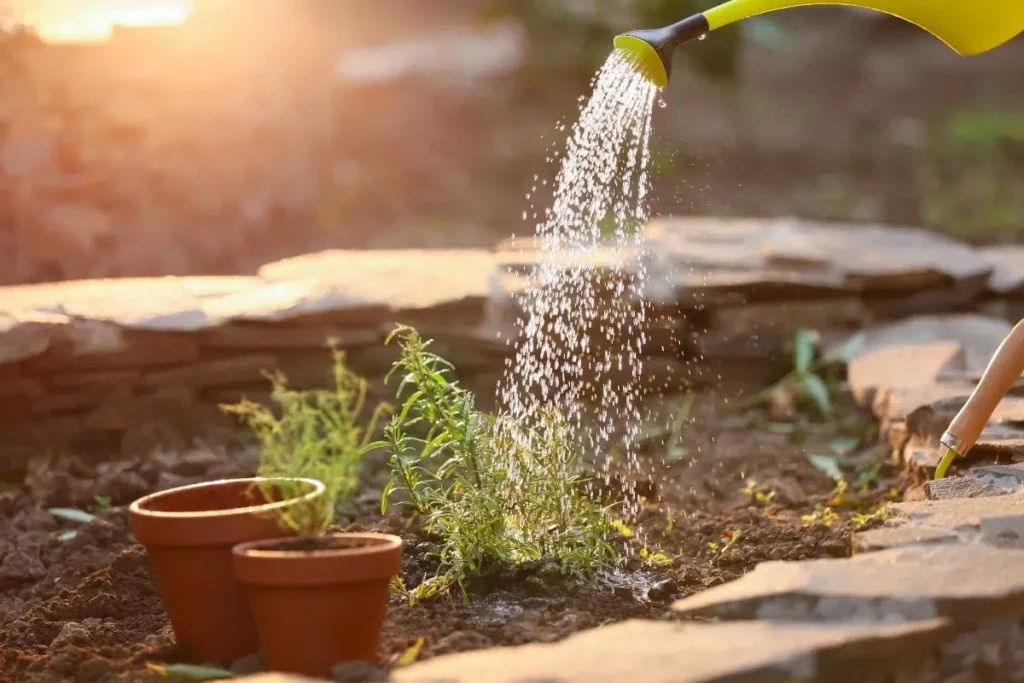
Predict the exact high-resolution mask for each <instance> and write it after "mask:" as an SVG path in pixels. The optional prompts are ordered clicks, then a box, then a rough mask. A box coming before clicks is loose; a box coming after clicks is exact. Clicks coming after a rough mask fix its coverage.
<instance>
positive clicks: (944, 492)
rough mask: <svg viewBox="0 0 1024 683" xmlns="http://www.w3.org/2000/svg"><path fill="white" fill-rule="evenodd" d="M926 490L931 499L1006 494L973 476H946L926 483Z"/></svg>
mask: <svg viewBox="0 0 1024 683" xmlns="http://www.w3.org/2000/svg"><path fill="white" fill-rule="evenodd" d="M924 488H925V492H926V493H927V494H928V498H929V499H930V500H954V499H956V498H989V497H991V496H1004V495H1006V492H1005V491H1003V490H1001V489H999V488H996V487H995V486H992V485H991V484H989V483H988V482H984V481H981V480H980V479H975V478H974V477H972V476H969V475H968V476H966V477H946V478H944V479H933V480H932V481H929V482H926V483H925V486H924Z"/></svg>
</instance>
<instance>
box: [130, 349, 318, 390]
mask: <svg viewBox="0 0 1024 683" xmlns="http://www.w3.org/2000/svg"><path fill="white" fill-rule="evenodd" d="M276 365H277V362H276V360H275V358H274V357H273V356H271V355H267V354H250V355H245V356H236V357H233V358H221V359H217V360H208V361H203V362H199V363H194V364H192V365H186V366H183V367H179V368H171V369H169V370H158V371H156V372H151V373H149V374H147V375H144V376H143V377H142V382H141V385H142V387H143V388H146V389H162V388H167V387H187V388H189V389H204V388H208V387H216V386H223V385H229V384H245V383H248V382H257V381H259V380H260V379H261V378H262V377H264V373H267V372H271V371H273V370H274V369H275V367H276ZM324 365H325V367H329V366H330V357H329V356H327V355H326V353H325V355H324Z"/></svg>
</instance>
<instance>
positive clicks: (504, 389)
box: [499, 53, 657, 494]
mask: <svg viewBox="0 0 1024 683" xmlns="http://www.w3.org/2000/svg"><path fill="white" fill-rule="evenodd" d="M592 84H593V94H592V95H591V97H590V99H589V101H586V102H585V103H584V104H583V105H582V106H581V111H580V117H579V120H578V121H577V123H576V124H575V125H574V126H573V128H572V131H571V135H570V136H569V141H568V144H567V148H566V150H565V153H564V155H563V156H562V157H561V167H560V169H559V172H558V175H557V177H556V180H555V185H554V198H553V202H552V205H551V207H550V208H548V209H546V210H545V212H544V217H543V220H542V221H541V222H540V224H539V225H537V228H536V242H537V248H538V258H537V261H536V264H535V266H534V268H533V271H532V273H531V274H530V275H529V276H528V277H527V281H526V282H525V287H524V288H523V290H522V291H521V292H520V293H519V294H518V301H519V305H520V307H521V309H522V314H521V317H520V319H519V323H518V325H519V332H520V337H519V342H518V346H517V348H516V353H515V355H514V356H513V357H512V358H511V359H510V360H509V361H508V363H507V366H506V371H505V374H504V377H503V380H502V383H501V386H500V389H499V397H500V399H501V402H502V403H503V404H504V405H505V408H506V410H507V411H508V413H509V414H510V415H511V417H512V418H513V422H514V423H517V424H520V425H523V426H531V425H534V424H536V423H537V422H538V420H539V419H540V415H541V413H542V411H544V410H545V409H546V408H547V407H554V408H556V409H557V410H558V411H559V412H561V413H562V414H563V415H564V416H565V418H566V419H567V420H568V422H569V425H570V426H571V428H572V429H573V431H574V432H575V434H576V435H577V437H578V438H579V439H580V440H581V446H582V447H583V448H584V449H585V451H589V453H588V455H590V454H594V455H596V454H602V453H608V452H609V449H610V448H611V447H612V439H613V437H614V436H615V434H616V433H619V434H621V432H622V430H623V429H625V430H626V431H627V433H628V432H630V431H631V430H632V431H633V433H635V431H636V430H637V429H638V428H639V420H638V411H639V398H640V376H641V371H642V369H643V367H642V362H641V355H642V352H643V346H644V342H645V330H646V324H645V313H644V310H643V307H642V305H641V300H642V297H641V294H642V290H643V288H644V282H645V278H646V273H645V271H644V267H643V265H642V264H643V262H644V259H643V258H639V257H640V255H641V252H642V250H643V235H642V230H641V227H642V225H643V222H644V221H645V220H646V219H647V217H648V212H647V205H646V200H647V194H648V172H647V167H648V162H649V156H650V155H649V149H648V146H649V141H650V135H651V115H652V112H653V108H654V102H655V97H656V94H657V88H656V87H655V86H653V85H651V84H650V83H649V82H648V81H647V80H646V79H644V78H643V77H642V76H640V75H638V74H637V73H636V72H635V70H634V69H633V68H632V67H631V66H630V65H629V64H628V63H627V62H626V61H625V60H624V59H623V58H622V57H621V56H620V55H619V54H618V53H613V54H612V55H611V56H610V57H609V58H608V60H607V61H606V62H605V64H604V66H603V67H602V68H601V69H600V70H599V71H598V73H597V75H596V76H595V77H594V80H593V82H592ZM560 129H561V130H564V127H562V128H560ZM529 196H530V195H528V197H529ZM524 215H525V214H524ZM609 251H610V252H612V253H614V254H616V255H620V256H622V257H625V258H610V259H609V258H602V257H603V256H607V255H608V252H609ZM630 255H636V256H637V258H628V257H629V256H630ZM627 436H628V434H627ZM623 441H624V442H631V441H633V439H630V438H626V439H624V440H623ZM624 455H625V456H626V460H627V462H628V463H630V464H633V465H635V459H634V458H633V456H632V454H630V453H625V454H624ZM605 466H606V468H607V464H606V465H605ZM627 494H628V492H627Z"/></svg>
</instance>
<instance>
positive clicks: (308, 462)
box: [221, 348, 389, 536]
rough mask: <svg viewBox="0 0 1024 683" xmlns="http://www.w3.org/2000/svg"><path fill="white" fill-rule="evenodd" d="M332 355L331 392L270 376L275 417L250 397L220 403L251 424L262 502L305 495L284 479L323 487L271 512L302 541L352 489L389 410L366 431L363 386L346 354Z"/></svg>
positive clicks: (320, 528)
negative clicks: (304, 502) (310, 500)
mask: <svg viewBox="0 0 1024 683" xmlns="http://www.w3.org/2000/svg"><path fill="white" fill-rule="evenodd" d="M331 357H332V359H333V363H334V365H333V375H334V388H333V389H316V390H307V391H296V390H293V389H289V388H288V382H287V378H286V377H285V376H284V375H283V374H281V373H275V374H272V375H270V376H269V379H270V382H271V385H272V391H271V400H272V401H273V403H274V404H276V406H277V408H278V409H279V411H280V416H278V415H277V414H275V413H274V411H272V410H271V409H269V408H267V407H266V406H263V405H260V404H259V403H255V402H253V401H250V400H248V399H246V400H243V401H242V402H240V403H237V404H231V405H222V406H221V409H222V410H224V411H225V412H226V413H229V414H231V415H235V416H236V417H238V418H239V419H240V420H241V421H242V422H243V423H244V424H245V425H246V426H247V427H249V429H250V430H251V431H252V432H253V434H254V435H255V437H256V439H257V441H258V442H259V444H260V463H259V469H258V472H259V475H260V476H261V477H266V478H268V481H267V482H266V483H265V484H261V485H260V489H261V492H262V493H263V495H264V497H265V498H266V499H267V500H274V499H282V498H291V497H295V496H300V495H302V494H303V493H304V492H305V487H304V486H303V485H300V484H298V483H296V482H293V481H289V480H294V479H296V478H307V479H316V480H318V481H320V482H322V483H323V484H324V487H325V492H324V495H323V496H321V497H320V498H319V499H318V501H317V502H316V503H315V504H313V505H308V506H291V507H288V508H283V509H281V510H279V511H275V514H276V515H277V520H278V522H279V523H280V524H281V525H282V526H283V527H284V528H287V529H291V530H293V531H295V532H297V533H299V534H301V535H305V536H316V535H319V534H322V533H323V532H324V531H325V530H326V529H327V527H328V526H329V525H330V524H331V523H332V522H333V520H334V510H335V506H336V504H337V503H338V502H341V501H344V500H347V499H349V498H350V497H351V496H352V494H353V493H354V492H355V489H356V486H357V484H358V482H359V473H360V471H361V469H362V464H363V456H364V455H365V454H366V453H367V452H368V451H369V450H371V449H372V447H373V444H371V443H370V437H371V436H372V434H373V432H374V430H375V428H376V425H377V422H378V420H379V419H380V417H381V416H382V415H383V414H384V413H385V412H387V411H388V410H389V408H388V406H385V405H380V406H377V407H376V408H375V409H374V410H373V412H372V414H371V416H370V418H369V421H368V422H367V425H366V426H364V425H363V424H362V419H363V413H364V410H365V405H366V394H367V388H368V385H367V382H366V380H364V379H363V378H361V377H359V376H358V375H356V374H354V373H353V372H352V371H351V370H349V369H348V367H347V366H346V365H345V356H344V353H343V352H341V351H339V350H338V349H337V348H332V350H331Z"/></svg>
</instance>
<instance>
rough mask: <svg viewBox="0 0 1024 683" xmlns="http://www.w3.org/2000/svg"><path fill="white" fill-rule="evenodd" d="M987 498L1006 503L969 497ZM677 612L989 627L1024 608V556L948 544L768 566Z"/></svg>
mask: <svg viewBox="0 0 1024 683" xmlns="http://www.w3.org/2000/svg"><path fill="white" fill-rule="evenodd" d="M979 500H980V501H989V500H991V501H1002V500H1005V498H1003V497H999V498H991V499H968V501H969V502H976V501H979ZM953 502H954V503H957V502H961V501H953ZM931 505H945V503H941V504H940V503H931ZM936 514H943V513H938V512H936ZM946 514H948V513H946ZM933 526H934V525H933ZM673 610H674V611H675V612H676V613H677V614H681V615H685V616H705V617H721V618H726V619H782V620H799V621H831V622H835V621H850V620H856V621H861V622H863V621H877V622H881V623H899V622H902V621H918V620H927V619H934V618H936V617H950V618H952V619H954V620H959V621H965V622H981V621H986V620H988V619H997V618H1001V617H1004V616H1011V615H1015V614H1020V613H1021V612H1022V611H1024V551H1022V550H1006V549H999V548H993V547H991V546H988V545H983V544H979V543H972V544H960V543H955V544H954V543H948V544H947V543H943V544H938V545H925V546H909V547H904V548H894V549H891V550H883V551H879V552H873V553H865V554H862V555H855V556H854V557H851V558H848V559H825V560H812V561H807V562H765V563H763V564H760V565H758V566H757V567H756V568H755V569H754V570H753V571H752V572H750V573H748V574H746V575H745V576H744V577H742V578H741V579H739V580H737V581H733V582H732V583H727V584H723V585H721V586H717V587H715V588H711V589H709V590H707V591H704V592H703V593H698V594H696V595H694V596H691V597H689V598H685V599H683V600H680V601H678V602H677V603H676V604H675V605H673Z"/></svg>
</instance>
